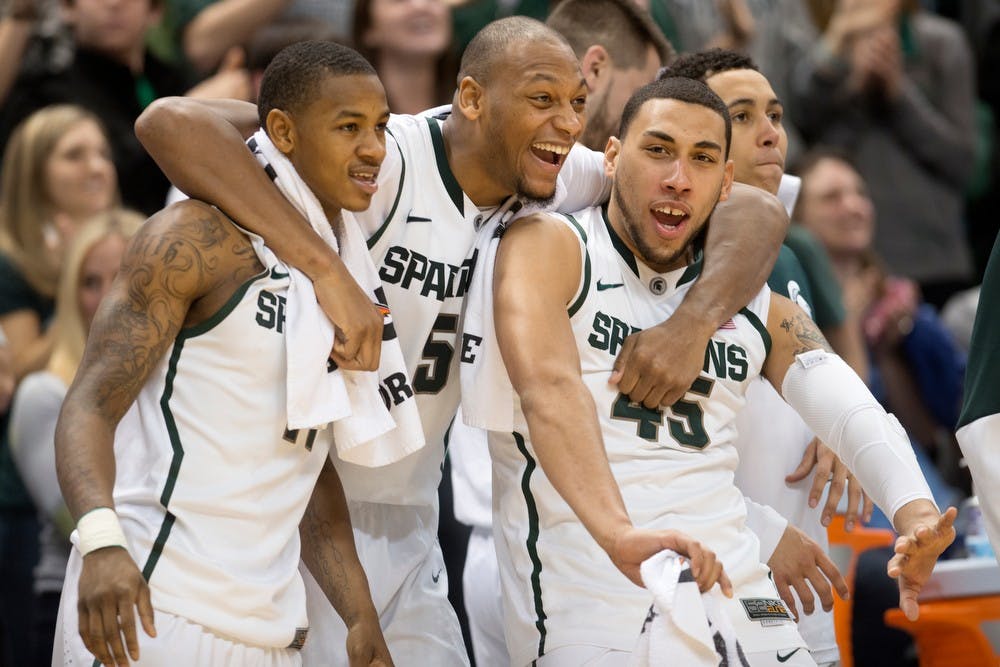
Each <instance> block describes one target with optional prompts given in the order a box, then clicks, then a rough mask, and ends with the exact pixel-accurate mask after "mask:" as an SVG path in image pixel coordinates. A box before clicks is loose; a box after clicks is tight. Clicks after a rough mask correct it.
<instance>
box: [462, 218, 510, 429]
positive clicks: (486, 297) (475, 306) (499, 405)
mask: <svg viewBox="0 0 1000 667" xmlns="http://www.w3.org/2000/svg"><path fill="white" fill-rule="evenodd" d="M504 229H505V226H504V225H503V224H502V223H498V224H490V225H484V226H483V228H482V229H480V230H479V235H478V236H477V237H476V254H477V256H478V260H477V261H476V267H475V269H474V270H473V272H472V280H471V282H470V284H469V290H468V292H466V295H465V314H464V316H463V318H462V333H463V335H464V336H465V337H466V339H468V337H472V338H471V340H478V341H480V343H479V346H478V348H477V352H476V355H475V357H473V358H471V359H470V358H469V357H468V356H465V355H463V357H462V363H461V364H460V367H459V379H460V381H461V383H462V416H463V419H464V421H465V423H466V424H467V425H469V426H473V427H475V428H482V429H486V430H487V431H499V432H502V433H510V432H511V431H513V430H514V386H513V385H512V384H511V382H510V377H509V376H508V375H507V369H506V367H505V366H504V363H503V357H502V356H501V354H500V345H499V343H498V342H497V335H496V328H495V327H494V324H493V269H494V265H495V264H496V257H497V247H498V246H499V245H500V237H501V236H502V234H503V231H504Z"/></svg>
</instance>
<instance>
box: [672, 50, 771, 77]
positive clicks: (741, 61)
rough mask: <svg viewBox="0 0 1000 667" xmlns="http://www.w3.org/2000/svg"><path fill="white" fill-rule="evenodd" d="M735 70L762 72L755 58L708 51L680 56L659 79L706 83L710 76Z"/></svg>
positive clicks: (740, 54) (732, 52)
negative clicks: (692, 80) (680, 78)
mask: <svg viewBox="0 0 1000 667" xmlns="http://www.w3.org/2000/svg"><path fill="white" fill-rule="evenodd" d="M734 69H752V70H754V71H756V72H759V71H760V69H759V68H758V67H757V64H756V63H755V62H754V61H753V58H751V57H750V56H748V55H746V54H745V53H739V52H737V51H729V50H726V49H709V50H708V51H698V52H696V53H685V54H683V55H681V56H679V57H678V58H677V60H675V61H673V62H672V63H670V64H669V65H667V66H666V67H664V68H663V69H662V70H660V73H659V75H658V76H657V78H658V79H669V78H673V77H685V78H687V79H696V80H698V81H702V82H704V81H705V79H707V78H709V77H710V76H715V75H716V74H719V73H720V72H728V71H729V70H734Z"/></svg>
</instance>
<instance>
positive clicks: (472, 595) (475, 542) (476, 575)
mask: <svg viewBox="0 0 1000 667" xmlns="http://www.w3.org/2000/svg"><path fill="white" fill-rule="evenodd" d="M462 592H463V593H464V596H465V613H466V615H467V616H468V617H469V631H470V633H471V634H472V652H473V654H474V655H475V658H476V667H508V665H510V654H509V653H507V642H506V640H505V639H504V636H503V594H502V593H501V591H500V566H499V565H497V550H496V547H495V546H494V544H493V531H492V530H490V529H489V528H480V527H478V526H477V527H475V528H473V529H472V534H471V535H469V550H468V551H467V552H466V554H465V570H464V571H463V572H462Z"/></svg>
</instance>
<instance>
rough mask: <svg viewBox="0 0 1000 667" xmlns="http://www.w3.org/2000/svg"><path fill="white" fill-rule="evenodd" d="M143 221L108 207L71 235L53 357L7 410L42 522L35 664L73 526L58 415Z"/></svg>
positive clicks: (47, 633) (46, 640)
mask: <svg viewBox="0 0 1000 667" xmlns="http://www.w3.org/2000/svg"><path fill="white" fill-rule="evenodd" d="M142 221H143V218H142V216H141V215H138V214H136V213H132V212H130V211H122V210H119V211H110V212H107V213H102V214H99V215H98V216H97V217H96V218H94V219H92V220H91V221H89V222H87V223H86V224H85V225H84V226H83V227H81V228H80V230H79V232H77V234H76V235H75V236H74V238H73V241H72V242H70V244H69V247H68V248H67V250H66V256H65V259H64V263H63V271H62V275H61V276H60V279H59V290H58V295H57V297H56V313H55V319H54V321H53V323H52V340H53V348H52V355H51V357H50V359H49V363H48V365H47V366H46V368H45V370H42V371H38V372H35V373H32V374H31V375H29V376H28V377H26V378H25V379H24V381H23V382H21V384H20V386H19V387H18V390H17V395H16V397H15V400H14V404H13V406H12V408H11V413H10V443H11V454H12V456H13V458H14V462H15V463H16V464H17V468H18V471H19V472H20V474H21V478H22V479H23V480H24V483H25V486H26V487H27V488H28V491H29V492H30V494H31V498H32V500H33V501H34V504H35V508H36V510H37V512H38V515H39V517H40V521H41V524H42V528H41V533H40V551H41V558H40V560H39V563H38V567H36V568H35V572H34V596H35V600H34V601H35V606H34V614H33V616H34V620H33V622H34V628H33V632H32V634H31V636H30V640H31V646H32V655H33V661H32V662H31V664H32V665H37V666H41V665H49V664H51V661H52V638H53V637H54V635H55V627H56V615H57V612H58V610H59V595H60V593H61V592H62V583H63V575H64V574H65V572H66V562H67V559H68V558H69V550H70V542H69V535H70V533H71V532H72V531H73V528H74V524H73V519H72V517H71V516H70V514H69V511H68V510H67V509H66V505H65V503H64V502H63V499H62V493H61V492H60V490H59V481H58V479H57V478H56V459H55V445H54V437H55V429H56V420H57V419H58V417H59V409H60V408H61V407H62V400H63V397H65V395H66V390H67V389H68V388H69V385H70V383H72V381H73V376H74V375H75V374H76V368H77V366H79V364H80V359H81V358H82V357H83V349H84V346H85V345H86V342H87V332H88V330H89V329H90V322H91V320H92V319H93V317H94V313H95V312H96V311H97V307H98V305H99V304H100V302H101V299H102V298H103V297H104V295H105V294H106V293H107V291H108V288H109V287H110V286H111V283H112V281H113V280H114V278H115V276H116V275H117V274H118V267H119V266H120V265H121V260H122V256H123V255H124V253H125V246H126V245H127V243H128V239H129V238H130V237H131V236H132V235H133V234H134V233H135V232H136V231H137V230H138V229H139V226H140V225H141V224H142ZM27 639H28V638H27V637H25V638H23V639H22V641H25V640H27Z"/></svg>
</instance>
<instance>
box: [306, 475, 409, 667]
mask: <svg viewBox="0 0 1000 667" xmlns="http://www.w3.org/2000/svg"><path fill="white" fill-rule="evenodd" d="M299 535H300V536H301V538H302V561H303V562H304V563H305V564H306V567H308V568H309V572H310V573H312V575H313V577H314V578H315V579H316V583H318V584H319V585H320V588H322V589H323V592H324V593H325V594H326V597H327V599H328V600H329V601H330V604H332V605H333V608H334V609H336V610H337V613H338V614H340V617H341V618H342V619H344V624H345V625H346V626H347V656H348V661H349V662H350V665H351V667H369V666H372V667H375V666H377V667H391V665H392V664H393V663H392V658H391V657H390V656H389V649H388V647H387V646H386V644H385V638H384V637H383V636H382V629H381V627H380V626H379V619H378V613H377V612H376V611H375V606H374V605H373V604H372V598H371V591H370V590H369V589H368V579H367V577H366V576H365V571H364V569H363V568H362V566H361V561H359V560H358V554H357V551H356V550H355V547H354V533H353V532H352V531H351V517H350V515H349V514H348V510H347V500H346V498H345V497H344V489H343V487H342V486H341V484H340V477H339V476H338V475H337V470H336V469H335V468H334V467H333V463H332V462H331V461H330V459H329V458H327V460H326V462H325V464H324V465H323V472H322V473H320V476H319V480H318V481H317V482H316V488H315V489H314V490H313V494H312V498H311V499H310V500H309V506H308V507H307V508H306V512H305V515H303V517H302V521H301V522H300V524H299Z"/></svg>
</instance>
